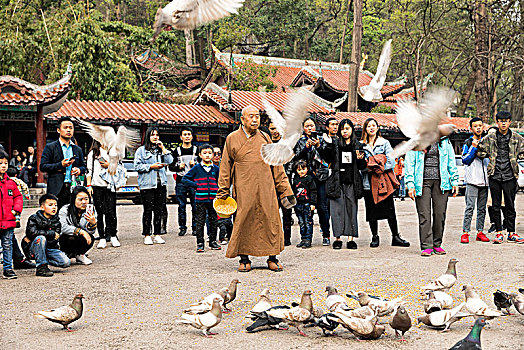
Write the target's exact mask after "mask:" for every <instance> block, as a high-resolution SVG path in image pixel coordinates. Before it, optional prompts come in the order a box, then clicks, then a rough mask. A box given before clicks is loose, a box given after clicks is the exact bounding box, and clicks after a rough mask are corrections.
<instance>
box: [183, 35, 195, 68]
mask: <svg viewBox="0 0 524 350" xmlns="http://www.w3.org/2000/svg"><path fill="white" fill-rule="evenodd" d="M184 36H185V37H186V64H187V65H188V66H192V65H193V32H192V30H190V29H185V30H184Z"/></svg>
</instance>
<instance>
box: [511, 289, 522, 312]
mask: <svg viewBox="0 0 524 350" xmlns="http://www.w3.org/2000/svg"><path fill="white" fill-rule="evenodd" d="M519 292H521V293H522V294H517V293H510V295H509V297H510V298H511V301H512V302H513V306H515V309H517V311H518V312H519V313H520V314H522V315H524V295H523V294H524V293H523V292H522V289H519Z"/></svg>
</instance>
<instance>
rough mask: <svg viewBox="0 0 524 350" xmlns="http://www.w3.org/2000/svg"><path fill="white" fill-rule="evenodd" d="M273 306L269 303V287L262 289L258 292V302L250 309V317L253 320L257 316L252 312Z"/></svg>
mask: <svg viewBox="0 0 524 350" xmlns="http://www.w3.org/2000/svg"><path fill="white" fill-rule="evenodd" d="M271 307H273V305H272V304H271V300H270V299H269V289H267V288H266V289H264V290H263V291H262V293H260V299H258V302H257V303H256V304H255V306H253V308H252V309H251V311H250V316H248V317H250V318H251V319H252V320H253V321H254V320H255V319H256V318H257V317H256V316H255V315H254V313H257V312H262V311H266V310H268V309H270V308H271Z"/></svg>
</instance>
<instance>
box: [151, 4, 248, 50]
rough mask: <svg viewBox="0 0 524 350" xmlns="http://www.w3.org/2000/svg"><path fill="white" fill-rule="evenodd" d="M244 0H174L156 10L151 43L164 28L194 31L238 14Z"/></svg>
mask: <svg viewBox="0 0 524 350" xmlns="http://www.w3.org/2000/svg"><path fill="white" fill-rule="evenodd" d="M243 2H244V0H174V1H171V2H170V3H169V4H167V5H166V7H164V8H161V7H160V8H158V10H157V12H156V16H155V24H154V26H153V29H154V30H155V33H154V34H153V37H152V38H151V42H154V41H155V40H156V37H157V36H158V34H160V32H161V31H162V29H163V28H164V27H171V28H175V29H181V30H184V29H194V28H196V27H198V26H200V25H203V24H206V23H209V22H213V21H216V20H219V19H221V18H223V17H226V16H228V15H229V14H231V13H234V14H236V13H238V11H237V10H238V9H239V8H240V7H242V5H243Z"/></svg>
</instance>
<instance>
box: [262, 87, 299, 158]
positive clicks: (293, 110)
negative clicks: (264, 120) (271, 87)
mask: <svg viewBox="0 0 524 350" xmlns="http://www.w3.org/2000/svg"><path fill="white" fill-rule="evenodd" d="M307 103H308V99H307V97H306V94H305V93H304V92H302V91H301V90H299V92H297V93H294V94H292V95H291V97H290V98H289V100H288V103H287V104H286V107H285V108H284V116H282V115H281V114H280V113H279V112H278V111H277V110H276V109H275V107H273V106H272V105H271V104H270V103H269V102H268V101H266V100H262V104H263V105H264V108H265V110H266V113H267V115H268V116H269V118H270V119H271V122H272V123H273V125H275V127H276V129H277V131H278V132H279V133H280V135H282V138H281V139H280V141H278V143H272V144H265V145H262V147H260V153H261V154H262V159H264V162H266V163H267V164H269V165H282V164H285V163H287V162H289V161H290V160H291V159H292V158H293V156H294V155H295V153H293V148H294V147H295V145H296V144H297V142H298V139H299V138H300V136H301V135H302V123H303V122H304V120H305V119H306V118H307V116H308V113H307Z"/></svg>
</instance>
